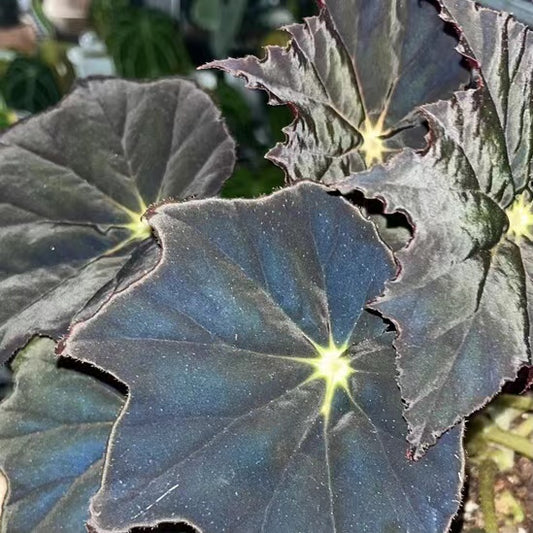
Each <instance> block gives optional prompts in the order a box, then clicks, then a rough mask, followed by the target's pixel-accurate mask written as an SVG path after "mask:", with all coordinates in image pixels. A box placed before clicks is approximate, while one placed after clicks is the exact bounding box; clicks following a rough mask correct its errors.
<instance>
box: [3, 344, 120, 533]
mask: <svg viewBox="0 0 533 533" xmlns="http://www.w3.org/2000/svg"><path fill="white" fill-rule="evenodd" d="M54 348H55V343H54V342H53V341H52V340H50V339H46V338H39V339H35V340H33V341H32V342H31V343H30V344H29V345H28V346H27V347H26V348H25V349H24V350H22V351H21V352H20V353H19V354H18V355H17V357H16V358H15V360H14V361H13V364H12V366H13V370H14V376H13V379H14V390H13V392H12V393H11V395H10V396H9V397H8V398H6V399H5V400H4V401H3V402H2V403H1V404H0V468H1V469H2V471H3V472H4V473H5V475H6V477H7V479H8V483H9V493H8V497H7V499H6V501H5V502H4V508H3V510H2V516H1V519H0V521H1V528H0V529H1V531H5V532H9V533H29V532H32V533H52V532H54V533H55V532H64V533H84V532H85V531H86V529H85V522H86V520H87V519H88V518H89V500H90V498H91V497H92V496H93V495H94V494H95V493H96V491H97V490H98V487H99V484H100V479H101V476H102V471H103V466H104V452H105V448H106V443H107V439H108V437H109V433H110V431H111V427H112V425H113V423H114V421H115V418H116V417H117V415H118V411H119V409H120V407H121V406H122V404H123V398H122V396H121V395H119V394H118V393H117V392H116V391H115V390H114V389H112V388H111V387H109V386H107V385H105V384H103V383H101V382H99V381H98V380H97V379H95V378H93V377H91V376H87V375H84V374H81V373H79V372H75V371H73V370H68V369H66V368H58V367H57V358H56V356H55V354H54Z"/></svg>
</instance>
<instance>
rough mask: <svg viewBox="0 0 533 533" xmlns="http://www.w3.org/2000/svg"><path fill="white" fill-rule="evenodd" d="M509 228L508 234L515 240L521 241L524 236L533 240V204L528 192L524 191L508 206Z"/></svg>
mask: <svg viewBox="0 0 533 533" xmlns="http://www.w3.org/2000/svg"><path fill="white" fill-rule="evenodd" d="M506 214H507V218H508V219H509V229H508V230H507V236H508V237H509V238H511V239H513V240H514V241H515V242H517V243H518V242H520V241H521V240H522V239H523V238H524V237H526V238H527V239H530V240H533V233H532V230H533V204H532V202H531V199H530V198H529V195H528V193H526V192H523V193H522V194H521V195H520V196H518V198H516V200H515V201H514V202H513V203H512V204H511V206H510V207H508V208H507V211H506Z"/></svg>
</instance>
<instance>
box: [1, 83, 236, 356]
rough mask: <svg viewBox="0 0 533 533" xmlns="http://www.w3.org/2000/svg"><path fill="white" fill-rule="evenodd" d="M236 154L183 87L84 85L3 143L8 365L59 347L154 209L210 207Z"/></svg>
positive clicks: (215, 116)
mask: <svg viewBox="0 0 533 533" xmlns="http://www.w3.org/2000/svg"><path fill="white" fill-rule="evenodd" d="M233 148H234V143H233V141H232V140H231V138H230V137H229V136H228V134H227V131H226V129H225V127H224V125H223V123H222V122H221V119H220V114H219V112H218V111H217V109H216V108H215V107H214V105H213V104H212V102H211V101H210V99H209V98H208V97H207V96H206V95H205V94H204V93H203V92H202V91H200V90H199V89H197V88H196V87H195V86H194V85H193V84H192V83H190V82H188V81H184V80H179V79H172V80H171V79H169V80H162V81H158V82H153V83H144V84H142V83H135V82H129V81H123V80H113V79H109V80H91V81H86V82H83V83H82V84H81V85H79V86H78V87H77V88H76V89H75V90H74V92H73V93H72V94H71V95H70V96H68V97H67V98H66V99H65V100H64V101H63V102H62V103H61V105H60V106H59V107H57V108H55V109H53V110H51V111H49V112H47V113H45V114H43V115H39V116H36V117H33V118H30V119H29V120H27V121H26V122H24V123H22V124H20V125H18V126H15V127H14V128H13V129H11V130H10V131H8V132H7V133H5V134H4V135H3V136H2V137H1V138H0V299H1V300H2V302H3V304H2V306H1V308H0V360H5V359H6V358H8V357H9V356H10V355H11V353H12V352H13V351H14V350H15V349H17V348H19V347H21V346H22V345H23V344H24V343H25V342H26V341H27V340H28V339H29V338H30V337H31V336H32V335H33V334H37V333H39V334H43V333H44V334H49V335H53V336H55V337H57V336H58V335H60V334H62V333H64V332H65V330H66V328H67V326H68V324H69V322H70V320H71V318H72V317H73V315H74V314H75V313H76V312H77V311H79V310H80V309H81V308H82V307H83V306H84V304H85V303H86V302H87V301H88V300H89V299H90V298H92V297H93V295H94V294H95V293H97V292H98V291H100V290H101V289H102V288H103V287H104V286H105V285H107V284H108V283H109V282H110V280H112V279H113V278H114V276H115V274H117V272H118V271H119V270H120V269H121V267H122V266H123V265H124V264H125V263H126V262H127V261H128V259H129V258H130V256H131V254H132V253H133V251H134V250H135V249H136V248H137V247H138V246H139V244H140V243H142V242H143V241H144V240H146V239H149V238H151V237H150V228H149V226H148V225H147V224H146V223H145V222H143V221H141V216H142V214H143V213H144V211H145V210H146V207H147V206H149V205H150V204H152V203H153V202H156V201H160V200H162V199H167V198H171V197H172V198H187V197H189V196H198V197H204V196H210V195H213V194H215V193H216V192H217V191H219V190H220V188H221V186H222V184H223V182H224V180H225V179H226V178H227V177H228V176H229V174H230V173H231V170H232V167H233V162H234V153H233Z"/></svg>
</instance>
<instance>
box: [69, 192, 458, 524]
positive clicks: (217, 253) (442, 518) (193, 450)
mask: <svg viewBox="0 0 533 533" xmlns="http://www.w3.org/2000/svg"><path fill="white" fill-rule="evenodd" d="M150 222H151V223H152V224H153V226H154V228H155V230H156V232H157V233H158V235H159V237H160V238H161V241H162V248H163V256H162V260H161V262H160V263H159V264H158V266H157V268H156V269H155V270H153V271H152V272H151V273H150V274H149V275H148V276H146V277H144V278H143V279H142V280H140V281H139V282H138V283H136V284H134V285H130V286H129V287H128V288H127V289H126V290H125V291H123V292H122V293H121V294H119V295H117V296H116V297H114V298H113V300H111V301H110V302H109V303H108V304H107V305H106V306H105V307H104V308H103V309H102V310H101V312H100V313H99V314H98V315H96V316H95V317H94V318H93V319H91V320H89V321H87V322H85V323H82V324H78V325H77V326H75V328H74V330H73V332H72V333H71V336H70V338H69V339H68V340H67V344H66V348H65V350H66V352H67V353H69V354H71V355H73V356H75V357H77V358H80V359H83V360H87V361H90V362H92V363H93V364H96V365H98V366H100V367H101V368H103V369H105V370H107V371H109V372H111V373H112V374H114V375H115V376H117V377H118V378H119V379H120V380H122V381H123V382H125V383H126V384H127V385H128V387H129V391H130V394H129V397H128V401H127V404H126V406H125V408H124V410H123V412H122V414H121V416H120V418H119V420H118V421H117V424H116V426H115V427H114V430H113V437H112V439H111V441H110V445H109V449H108V455H107V459H106V467H105V474H104V479H103V484H102V487H101V489H100V491H99V493H98V495H97V496H96V497H95V499H94V500H93V504H92V518H91V525H92V526H93V527H94V528H95V529H96V530H97V531H100V532H103V531H115V530H121V531H122V530H126V529H128V528H130V527H132V526H136V525H149V524H150V525H154V524H156V523H158V522H161V521H172V520H177V519H185V520H187V521H189V522H191V523H193V524H194V525H196V526H197V527H199V528H200V529H201V530H202V531H203V532H204V533H209V532H213V533H221V532H231V533H239V532H240V533H254V532H264V533H266V532H269V533H270V532H274V531H275V532H279V533H289V532H290V533H298V532H301V533H304V532H305V533H306V532H309V531H320V532H321V533H325V532H334V531H336V532H337V533H348V532H353V531H360V532H364V531H368V532H373V533H385V532H387V533H388V532H392V531H398V532H404V531H410V532H413V533H415V532H416V533H429V532H440V531H444V530H445V529H446V526H447V524H448V523H449V521H450V518H451V516H452V515H453V514H454V513H455V511H456V509H457V505H458V501H457V490H458V487H459V486H460V481H461V480H460V477H461V467H462V457H461V452H460V436H461V435H460V430H459V429H455V430H453V431H451V432H450V433H449V434H447V435H445V436H444V437H443V439H442V443H441V445H440V446H439V447H438V448H436V449H434V450H431V452H430V453H429V454H428V455H427V456H426V457H425V458H424V459H423V460H422V461H419V462H417V463H414V462H412V461H410V460H409V459H407V457H406V451H407V443H406V442H405V440H404V432H405V427H404V422H403V420H402V416H401V401H400V394H399V390H398V388H397V384H396V380H395V366H394V357H395V354H394V350H393V349H392V345H391V343H392V338H393V336H392V334H391V333H388V332H386V331H385V324H384V323H383V322H382V320H381V319H380V318H379V317H377V316H375V315H372V314H370V313H368V312H367V311H364V310H363V307H364V305H365V303H366V302H367V301H368V300H370V299H372V298H374V297H375V296H376V295H377V294H379V293H380V292H381V290H382V287H383V283H384V281H385V280H386V279H388V278H390V277H391V275H393V272H394V265H393V262H392V259H391V256H390V253H389V252H388V250H387V249H386V248H385V247H384V245H383V244H382V243H381V242H380V240H379V238H378V237H377V234H376V232H375V230H374V229H373V226H372V224H371V223H370V222H368V221H366V220H365V219H364V218H363V217H362V216H361V215H360V214H359V212H358V211H357V210H356V209H355V208H354V207H353V206H351V205H350V204H348V203H347V202H346V201H344V200H343V199H342V198H340V197H336V196H332V195H330V194H329V193H328V192H327V190H326V189H325V188H324V187H322V186H319V185H316V184H310V183H302V184H300V185H298V186H296V187H292V188H288V189H285V190H283V191H281V192H278V193H276V194H274V195H272V196H270V197H265V198H263V199H261V200H234V201H229V200H206V201H196V202H195V201H193V202H188V203H186V204H181V205H172V204H169V205H165V206H161V207H159V208H157V209H156V210H155V212H154V213H153V214H151V215H150Z"/></svg>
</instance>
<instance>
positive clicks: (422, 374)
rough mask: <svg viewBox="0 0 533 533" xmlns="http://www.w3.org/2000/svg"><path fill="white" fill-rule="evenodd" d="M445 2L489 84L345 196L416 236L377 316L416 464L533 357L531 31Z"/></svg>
mask: <svg viewBox="0 0 533 533" xmlns="http://www.w3.org/2000/svg"><path fill="white" fill-rule="evenodd" d="M444 3H445V5H446V7H447V8H448V9H449V11H450V14H451V15H453V17H454V18H453V20H454V21H455V23H456V24H457V25H458V26H459V28H460V29H461V31H462V32H463V42H462V46H463V52H464V53H465V54H466V55H468V56H469V57H471V58H473V59H475V61H477V62H478V64H479V65H480V76H481V78H482V84H481V85H482V86H481V87H480V88H479V89H478V90H475V91H474V90H471V91H465V92H459V93H457V94H456V95H455V96H454V97H453V98H452V99H451V101H447V102H444V101H443V102H438V103H436V104H432V105H428V106H424V108H423V111H424V114H425V115H426V117H427V118H428V120H429V122H430V128H431V130H432V138H433V144H432V146H431V148H430V150H429V151H428V152H427V153H426V154H424V155H420V154H416V153H414V152H406V153H404V154H401V155H400V156H397V157H396V158H394V159H393V160H391V161H390V163H389V164H388V165H386V166H385V167H381V166H378V167H375V168H374V169H372V170H370V171H369V172H366V173H362V174H359V175H357V174H356V175H354V176H352V177H351V178H349V179H347V180H346V181H345V182H344V183H342V184H340V185H339V190H341V192H343V193H349V192H351V191H353V189H354V188H356V189H359V190H361V191H362V192H364V193H365V195H367V196H371V197H380V198H382V199H384V200H385V202H386V204H387V210H388V211H390V212H393V211H404V212H407V213H408V214H409V216H410V217H411V219H412V221H413V222H414V225H415V227H416V231H415V237H414V239H413V241H412V242H411V243H410V245H409V246H408V247H407V248H406V249H405V250H403V251H401V252H399V253H398V254H397V257H398V259H399V261H400V263H401V266H402V268H401V272H400V275H399V276H398V278H397V279H396V280H395V281H393V282H392V283H389V284H388V286H387V290H386V292H385V294H384V296H383V298H381V299H380V300H379V301H378V303H377V304H376V305H375V306H374V307H375V308H376V309H378V310H379V311H381V312H382V313H383V314H384V316H386V317H387V318H389V319H391V320H393V321H394V322H395V323H396V324H397V326H398V330H399V332H400V335H399V338H398V340H397V341H396V347H397V349H398V351H399V353H400V358H399V367H400V386H401V389H402V395H403V398H404V399H405V400H406V402H407V410H406V413H405V416H406V419H407V421H408V424H409V429H410V435H409V441H410V442H411V443H412V444H413V445H414V446H415V448H416V455H417V456H419V455H421V453H422V452H423V450H424V449H425V448H426V447H427V446H428V445H431V444H433V443H434V442H435V440H436V437H437V436H438V435H440V434H441V433H442V432H443V431H445V430H446V429H447V428H449V427H451V426H452V425H453V424H454V423H456V422H457V421H458V420H460V419H461V418H463V417H464V416H467V415H469V414H470V413H472V412H473V411H474V410H476V409H478V408H479V407H481V406H482V405H483V404H484V403H486V402H487V401H488V399H490V398H491V397H492V396H493V395H494V394H496V393H497V392H498V391H499V390H500V388H501V386H502V384H503V382H504V381H505V380H506V379H513V378H514V377H515V376H516V372H517V370H518V368H519V367H520V366H521V365H523V364H525V363H526V362H527V361H529V360H530V341H529V339H528V335H529V332H530V331H531V325H532V322H531V317H532V316H533V314H532V312H531V305H532V303H531V302H532V299H531V294H532V292H533V290H532V284H531V275H532V273H533V267H532V263H531V239H532V238H533V210H532V206H531V197H530V193H529V192H528V191H527V190H526V189H527V184H528V182H529V181H530V180H531V178H532V177H533V174H532V165H533V120H532V117H533V98H532V94H533V93H532V87H533V81H532V80H533V33H532V32H531V31H530V30H528V29H527V27H526V26H524V25H523V24H520V23H518V22H516V21H515V20H514V19H513V18H512V17H511V16H510V15H509V14H506V13H497V12H495V11H491V10H488V9H484V8H479V7H477V6H476V5H475V4H474V3H473V2H470V1H468V2H466V1H464V0H460V1H459V0H458V1H457V2H455V1H452V0H445V2H444ZM451 15H450V16H451ZM528 295H529V296H528Z"/></svg>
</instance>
